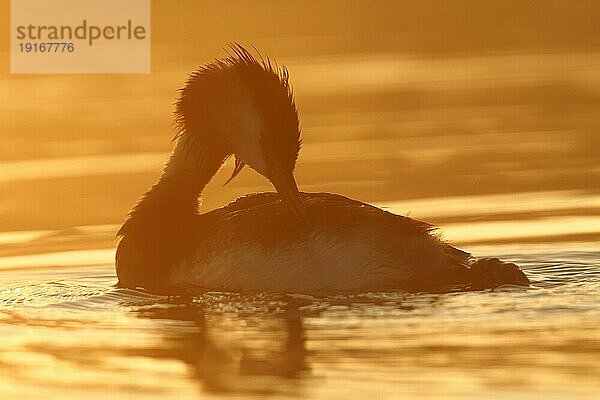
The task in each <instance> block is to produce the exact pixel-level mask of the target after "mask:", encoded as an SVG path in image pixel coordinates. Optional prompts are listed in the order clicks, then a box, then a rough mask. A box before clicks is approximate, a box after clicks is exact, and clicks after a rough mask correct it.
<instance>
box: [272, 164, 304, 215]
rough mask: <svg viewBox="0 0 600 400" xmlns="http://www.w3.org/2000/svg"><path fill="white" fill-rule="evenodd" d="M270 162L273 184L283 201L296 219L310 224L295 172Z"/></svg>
mask: <svg viewBox="0 0 600 400" xmlns="http://www.w3.org/2000/svg"><path fill="white" fill-rule="evenodd" d="M270 164H271V167H270V168H269V170H270V172H271V174H270V175H271V176H270V178H271V179H270V180H271V183H273V186H275V189H277V192H278V193H279V195H280V196H281V197H282V198H283V201H284V202H285V203H286V204H287V206H288V207H289V208H290V210H291V211H292V214H294V216H295V217H296V219H298V221H300V222H301V223H302V224H303V225H305V226H308V225H310V219H309V216H308V212H307V210H306V207H305V206H304V202H303V201H302V198H301V197H300V192H298V186H297V185H296V180H295V179H294V174H293V173H292V172H291V171H283V169H282V168H280V167H279V166H278V165H277V163H270Z"/></svg>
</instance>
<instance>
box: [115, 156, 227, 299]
mask: <svg viewBox="0 0 600 400" xmlns="http://www.w3.org/2000/svg"><path fill="white" fill-rule="evenodd" d="M177 147H179V145H178V146H177ZM180 150H181V148H179V149H177V148H176V150H175V151H174V152H173V154H172V155H171V159H170V160H169V162H168V163H167V165H166V167H165V169H164V170H163V173H162V175H161V176H160V178H159V180H158V182H157V183H156V184H154V186H152V187H151V188H150V189H148V191H147V192H146V193H145V194H144V195H143V196H142V197H141V198H140V200H139V202H138V204H137V205H136V206H135V207H134V208H133V209H132V210H131V212H130V213H129V216H128V218H127V221H125V223H124V224H123V226H122V227H121V229H120V230H119V232H118V234H117V236H118V237H119V245H118V248H117V257H116V270H117V276H118V277H119V282H120V283H121V284H123V285H125V286H130V285H141V286H144V287H146V288H151V287H158V286H160V285H161V284H164V282H165V280H166V278H167V276H168V274H169V268H170V266H172V265H174V264H175V263H176V262H177V261H178V259H179V258H180V257H181V255H182V254H184V253H185V251H187V250H188V249H189V247H190V246H192V245H193V242H194V240H195V237H196V234H197V230H198V227H197V225H196V221H197V219H196V218H194V216H195V215H196V214H197V212H198V197H199V196H200V193H201V192H202V190H203V189H204V187H205V186H206V185H207V184H208V182H209V181H210V180H211V178H212V177H213V175H214V174H215V173H216V172H217V171H218V169H219V167H220V166H221V164H222V163H223V161H224V158H225V157H221V156H220V155H217V154H214V153H213V154H211V153H209V152H204V153H195V154H194V155H193V158H194V162H193V163H192V162H190V161H189V160H188V159H187V158H181V157H180V155H181V151H180ZM190 157H192V154H190Z"/></svg>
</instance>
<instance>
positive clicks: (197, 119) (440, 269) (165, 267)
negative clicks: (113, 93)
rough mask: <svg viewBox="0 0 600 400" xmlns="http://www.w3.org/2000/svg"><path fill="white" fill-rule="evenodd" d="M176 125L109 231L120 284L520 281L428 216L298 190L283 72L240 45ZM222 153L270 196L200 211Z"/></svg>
mask: <svg viewBox="0 0 600 400" xmlns="http://www.w3.org/2000/svg"><path fill="white" fill-rule="evenodd" d="M175 122H176V126H177V129H178V133H177V135H176V144H175V146H174V149H173V151H172V154H171V156H170V158H169V160H168V162H167V163H166V166H165V168H164V170H163V172H162V174H161V176H160V178H159V180H158V182H157V183H156V184H155V185H154V186H152V187H151V188H149V189H148V191H147V192H146V193H145V194H144V195H143V196H142V197H141V199H140V200H139V202H138V203H137V205H136V206H135V207H134V208H133V209H132V210H131V212H130V213H129V215H128V218H127V220H126V221H125V223H124V224H123V226H122V227H121V229H120V230H119V232H118V238H119V244H118V248H117V256H116V271H117V276H118V278H119V285H120V286H125V287H144V288H146V289H148V290H154V291H164V292H170V291H176V290H190V289H194V290H222V291H236V292H238V291H239V292H246V291H269V292H295V293H307V294H327V293H339V292H364V291H375V290H407V291H433V290H439V288H443V287H450V286H451V285H460V286H461V287H465V288H472V289H482V288H492V287H496V286H500V285H503V284H516V285H527V284H528V283H529V281H528V279H527V277H526V276H525V274H523V272H521V271H520V270H519V268H518V267H517V266H516V265H515V264H512V263H505V262H502V261H500V260H498V259H496V258H484V259H479V260H478V259H475V258H474V257H472V256H471V255H470V254H469V253H467V252H464V251H462V250H459V249H457V248H455V247H453V246H451V245H450V244H448V243H446V242H444V241H443V240H441V239H440V237H439V236H438V235H437V234H436V233H435V232H436V231H435V230H434V227H432V226H431V225H429V224H427V223H425V222H421V221H417V220H414V219H411V218H408V217H405V216H401V215H396V214H393V213H390V212H387V211H384V210H382V209H379V208H377V207H374V206H371V205H369V204H365V203H362V202H359V201H356V200H352V199H349V198H347V197H344V196H340V195H335V194H330V193H300V192H299V191H298V188H297V185H296V182H295V179H294V174H293V172H294V168H295V165H296V160H297V158H298V154H299V151H300V147H301V139H300V128H299V117H298V111H297V108H296V106H295V103H294V99H293V94H292V89H291V86H290V84H289V75H288V72H287V70H286V69H285V68H284V67H279V66H278V65H277V64H275V63H273V62H271V61H270V60H269V59H266V58H263V57H261V56H256V57H255V56H253V55H252V54H251V53H250V52H249V51H247V50H246V49H245V48H243V47H241V46H239V45H234V46H232V48H231V51H230V52H229V55H228V57H226V58H223V59H221V60H217V61H214V62H212V63H210V64H208V65H206V66H203V67H201V68H200V69H198V70H197V71H196V72H194V73H192V74H191V75H190V76H189V79H188V80H187V82H186V84H185V86H184V88H183V89H181V91H180V95H179V98H178V100H177V103H176V109H175ZM231 156H233V157H235V168H234V171H233V174H232V176H231V178H230V180H231V179H233V178H234V177H235V176H236V175H237V174H238V173H239V171H240V170H241V169H242V168H243V167H244V166H245V165H248V166H250V167H251V168H253V169H254V170H256V171H257V172H258V173H259V174H261V175H263V176H264V177H266V178H267V179H268V180H269V181H270V182H271V183H272V184H273V186H274V187H275V189H276V190H277V193H255V194H251V195H247V196H244V197H241V198H239V199H237V200H235V201H233V202H232V203H230V204H229V205H227V206H225V207H222V208H219V209H216V210H213V211H210V212H207V213H199V211H198V198H199V196H200V194H201V192H202V190H203V189H204V187H205V186H206V185H207V184H208V182H209V181H210V180H211V179H212V177H213V176H214V174H215V173H216V172H217V171H218V170H219V168H220V167H221V166H222V164H223V163H224V162H225V161H226V160H227V158H228V157H231Z"/></svg>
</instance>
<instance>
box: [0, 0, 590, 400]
mask: <svg viewBox="0 0 600 400" xmlns="http://www.w3.org/2000/svg"><path fill="white" fill-rule="evenodd" d="M9 16H10V13H9V1H8V0H0V23H1V29H0V272H1V273H0V337H2V340H3V345H2V346H0V368H1V370H2V372H3V373H2V374H0V398H28V399H30V398H31V399H49V398H50V399H60V400H64V399H77V400H81V399H98V398H103V399H104V398H107V397H114V396H115V394H117V395H118V396H119V397H122V398H125V397H127V398H141V399H144V400H147V399H164V398H166V397H169V398H177V399H197V398H198V396H199V392H200V395H201V396H202V397H203V398H204V397H210V398H218V397H219V396H220V397H219V398H224V397H225V396H228V395H231V396H230V397H228V398H235V399H240V398H260V399H262V398H265V396H268V395H270V396H271V397H272V398H284V397H285V398H297V399H309V398H314V399H329V398H331V399H340V398H365V399H372V398H373V397H374V394H375V397H377V398H390V399H397V398H408V399H413V398H441V399H465V398H475V399H481V398H494V399H514V398H531V397H532V396H533V397H543V398H544V399H547V400H550V399H565V398H570V399H571V398H576V399H596V398H597V397H598V396H597V393H599V392H600V389H599V385H600V379H599V377H600V363H599V360H600V359H599V358H598V356H597V355H598V354H600V329H599V327H600V310H599V308H598V304H600V290H599V287H600V273H599V267H598V266H600V253H599V252H598V249H600V247H599V246H598V244H599V243H600V155H599V150H598V149H599V148H600V1H598V0H595V1H580V0H562V1H557V0H544V1H542V0H540V1H531V0H529V1H485V0H454V1H441V0H440V1H432V0H419V1H414V0H411V1H400V0H389V1H380V0H369V1H367V0H363V1H352V0H335V1H333V0H320V1H317V0H308V1H277V2H275V1H255V0H227V1H207V0H203V1H198V0H178V1H168V0H160V1H153V2H152V32H151V36H152V73H151V74H148V75H84V74H82V75H22V74H21V75H18V74H12V75H11V74H10V73H9V70H10V68H9V66H10V63H9V54H8V49H9V25H10V24H9ZM231 42H239V43H241V44H242V45H245V46H248V47H251V46H256V48H258V49H260V51H261V52H262V53H263V54H264V55H268V56H269V57H271V58H273V59H275V60H277V62H278V63H280V64H285V65H286V66H287V67H288V68H289V71H290V75H291V83H292V85H293V87H294V91H295V94H296V100H297V104H298V107H299V110H300V114H301V124H302V134H303V138H304V145H303V148H302V151H301V154H300V158H299V161H298V164H297V169H296V178H297V182H298V184H299V186H300V188H301V190H304V191H326V192H333V193H340V194H343V195H346V196H349V197H352V198H355V199H358V200H361V201H364V202H369V203H373V204H376V205H378V206H381V207H385V208H386V209H389V210H391V211H394V212H397V213H402V214H408V215H410V216H411V217H415V218H419V219H422V220H426V221H429V222H432V223H435V224H438V225H439V226H440V227H441V231H442V232H443V235H444V237H445V238H447V239H449V240H451V241H452V243H453V244H456V245H459V246H460V247H461V248H463V249H465V250H467V251H470V252H472V253H473V254H476V255H477V256H496V257H500V258H502V259H503V260H505V261H510V262H514V263H516V264H518V265H519V266H520V267H521V268H522V269H523V270H524V271H525V273H526V274H527V275H528V277H529V278H530V279H531V282H532V285H531V287H529V288H515V287H512V288H511V287H503V288H498V289H497V290H493V291H483V292H470V293H448V294H415V295H409V294H406V293H402V292H397V293H387V292H386V293H367V294H364V295H362V294H361V295H356V296H332V297H329V298H325V299H318V298H311V297H309V296H303V295H295V294H289V295H283V294H282V295H278V294H274V295H267V294H257V295H255V296H244V295H241V294H231V293H230V294H227V293H218V292H208V293H201V294H199V295H198V296H195V297H193V298H188V296H181V297H180V298H179V297H177V296H176V297H168V298H166V297H163V296H156V295H153V294H151V293H147V292H144V291H138V290H128V289H118V288H115V287H114V284H115V283H116V276H115V273H114V252H115V232H116V231H117V229H118V227H119V225H120V224H121V223H122V221H123V220H124V218H125V216H126V215H127V212H128V211H129V209H130V208H131V207H132V205H133V204H135V202H136V201H137V199H138V198H139V196H140V195H141V194H142V193H143V192H144V191H145V189H146V188H147V187H148V186H150V185H152V184H153V183H154V182H155V181H156V179H157V177H158V176H159V174H160V171H161V169H162V166H163V164H164V162H165V161H166V159H167V157H168V153H169V151H170V149H171V146H172V143H171V139H172V137H173V135H174V131H173V126H172V112H173V103H174V101H175V98H176V96H177V93H178V92H177V89H178V88H180V87H182V85H183V83H184V81H185V80H186V77H187V74H188V73H190V72H191V71H193V70H195V69H196V68H198V66H200V65H203V64H205V63H207V62H210V61H212V60H214V59H215V58H220V57H223V56H225V54H226V53H225V50H224V48H225V47H226V46H227V44H228V43H231ZM232 168H233V166H232V165H231V163H230V164H229V165H226V166H225V167H224V168H223V170H222V171H221V172H220V173H219V174H218V175H217V176H216V178H215V179H214V181H213V182H212V183H211V184H210V185H209V186H208V188H207V190H206V192H205V193H204V194H203V205H202V209H203V210H210V209H212V208H215V207H218V206H221V205H224V204H226V203H228V202H229V201H231V200H232V199H234V198H235V197H237V196H239V195H243V194H246V193H251V192H256V191H263V190H272V188H271V186H270V184H269V183H268V182H266V180H265V179H264V178H262V177H260V176H259V175H258V174H257V173H255V172H253V171H252V170H250V169H246V170H244V171H243V172H242V173H241V174H240V176H239V177H238V178H236V179H235V180H234V181H232V182H231V183H230V184H229V185H228V186H226V187H223V186H222V184H223V183H224V182H225V181H226V180H227V178H228V177H229V174H230V173H231V170H232ZM594 393H595V394H594ZM242 395H244V396H242ZM402 396H404V397H402Z"/></svg>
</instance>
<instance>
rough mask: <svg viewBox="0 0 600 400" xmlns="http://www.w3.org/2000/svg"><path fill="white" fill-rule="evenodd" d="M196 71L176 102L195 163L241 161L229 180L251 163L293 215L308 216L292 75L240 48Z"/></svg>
mask: <svg viewBox="0 0 600 400" xmlns="http://www.w3.org/2000/svg"><path fill="white" fill-rule="evenodd" d="M228 54H229V56H228V57H226V58H223V59H220V60H217V61H214V62H212V63H210V64H207V65H205V66H203V67H200V68H199V69H198V70H197V71H195V72H193V73H192V74H191V75H190V76H189V79H188V80H187V82H186V84H185V86H184V88H182V89H181V90H180V96H179V98H178V100H177V103H176V110H175V121H176V124H177V127H178V132H179V133H178V139H181V140H183V141H184V143H185V146H186V147H187V150H188V151H187V153H188V154H191V155H192V157H191V159H199V158H201V157H200V156H199V155H202V154H206V153H211V155H215V154H216V155H218V156H219V157H222V158H221V159H223V160H224V159H225V158H227V157H229V156H234V157H235V168H234V171H233V174H232V176H231V178H230V179H229V180H228V181H227V182H229V181H230V180H231V179H233V178H234V177H235V176H236V175H237V174H238V173H239V172H240V171H241V170H242V168H243V167H244V166H245V165H248V166H250V167H251V168H252V169H254V170H256V171H257V172H258V173H260V174H261V175H263V176H265V177H266V178H267V179H268V180H269V181H271V183H272V184H273V186H274V187H275V189H276V190H277V192H278V193H279V194H280V196H281V197H282V198H283V200H284V201H285V202H286V204H287V205H288V207H289V208H290V209H291V211H292V212H293V214H294V215H295V216H296V217H297V218H298V219H299V220H300V221H301V222H304V223H308V215H307V212H306V209H305V207H304V204H303V202H302V199H301V198H300V194H299V192H298V187H297V185H296V181H295V179H294V168H295V165H296V160H297V158H298V153H299V151H300V145H301V140H300V126H299V120H298V111H297V109H296V105H295V102H294V98H293V93H292V89H291V87H290V85H289V80H288V72H287V69H286V68H285V67H279V66H277V64H275V63H272V62H271V61H270V60H269V59H265V58H263V57H262V56H260V55H259V56H257V57H254V56H253V55H252V54H251V53H250V52H249V51H247V50H246V49H245V48H243V47H242V46H239V45H234V46H232V47H231V50H230V51H229V53H228Z"/></svg>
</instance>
